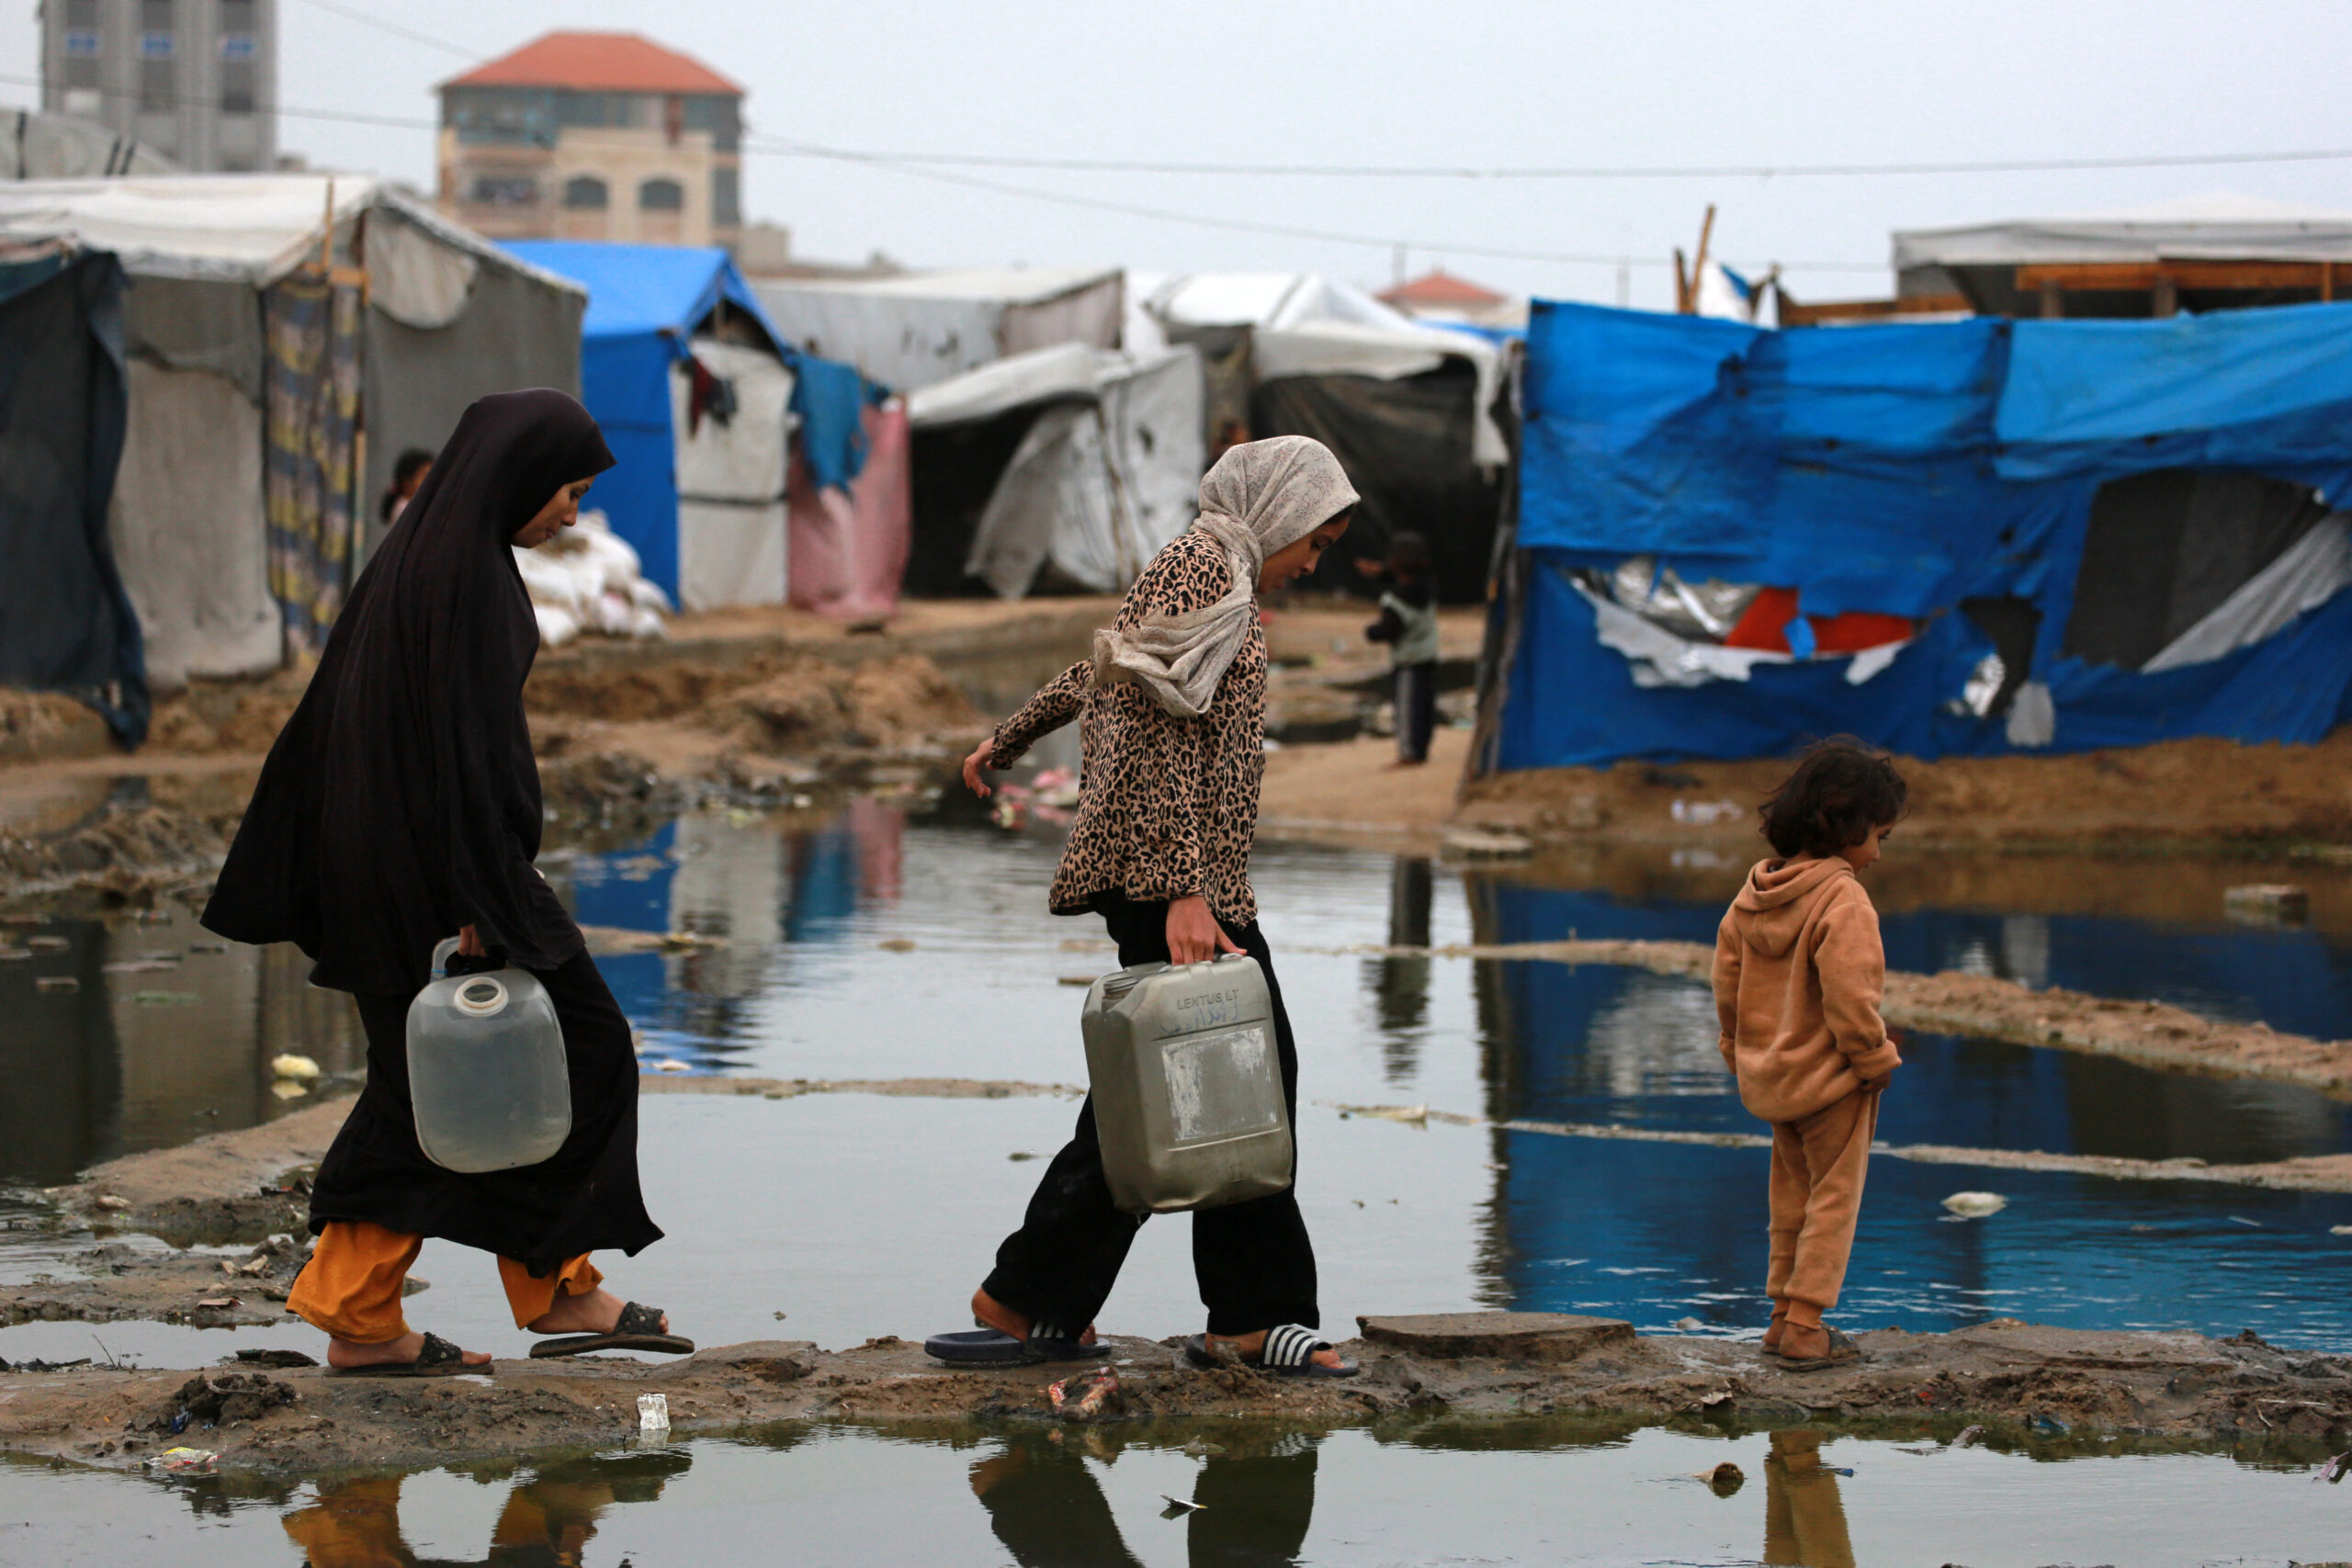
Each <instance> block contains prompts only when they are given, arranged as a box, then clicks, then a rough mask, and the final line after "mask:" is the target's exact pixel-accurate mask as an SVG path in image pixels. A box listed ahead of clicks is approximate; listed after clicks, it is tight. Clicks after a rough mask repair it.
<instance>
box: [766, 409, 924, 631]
mask: <svg viewBox="0 0 2352 1568" xmlns="http://www.w3.org/2000/svg"><path fill="white" fill-rule="evenodd" d="M865 445H866V454H865V468H862V469H860V470H859V471H858V476H857V478H855V479H852V480H851V481H850V487H849V493H848V494H847V495H843V494H842V492H841V491H838V490H823V491H820V490H819V489H818V488H817V486H816V484H815V483H814V482H813V481H812V480H811V479H809V468H808V465H807V464H805V463H803V462H802V461H801V460H800V459H799V457H797V456H795V457H794V458H793V460H792V476H791V479H790V480H789V481H788V482H787V484H786V498H787V505H788V517H789V528H790V534H789V536H788V538H787V541H786V575H787V577H788V578H789V582H790V587H789V592H790V597H791V601H792V603H793V604H794V606H795V607H797V608H798V609H803V610H814V611H815V612H816V613H817V614H819V615H824V616H827V617H828V618H830V619H832V620H839V621H868V620H888V619H889V618H890V617H891V616H892V615H896V614H897V613H898V607H899V580H900V579H901V578H902V577H903V576H904V575H905V573H906V570H907V551H908V549H909V547H910V541H911V536H912V535H911V530H912V524H913V516H914V498H913V491H912V489H911V472H912V470H911V468H910V463H909V461H908V457H909V452H910V436H909V433H908V428H907V405H906V404H905V403H904V402H903V401H901V400H899V399H897V398H893V399H891V400H889V401H888V403H885V404H884V405H883V406H882V407H880V408H868V409H867V410H866V411H865Z"/></svg>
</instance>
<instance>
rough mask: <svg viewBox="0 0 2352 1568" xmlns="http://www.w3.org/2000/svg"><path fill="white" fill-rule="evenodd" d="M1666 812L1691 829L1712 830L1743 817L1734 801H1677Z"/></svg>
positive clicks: (1738, 805)
mask: <svg viewBox="0 0 2352 1568" xmlns="http://www.w3.org/2000/svg"><path fill="white" fill-rule="evenodd" d="M1668 814H1669V815H1671V816H1672V817H1673V818H1674V819H1675V820H1676V821H1677V822H1688V823H1689V824H1691V826H1692V827H1693V828H1712V827H1713V826H1714V825H1715V824H1716V823H1718V822H1729V821H1732V820H1734V819H1736V818H1738V817H1740V816H1741V815H1743V812H1742V808H1741V807H1740V804H1739V802H1737V801H1736V800H1678V801H1676V802H1675V803H1674V804H1673V805H1672V806H1671V807H1668Z"/></svg>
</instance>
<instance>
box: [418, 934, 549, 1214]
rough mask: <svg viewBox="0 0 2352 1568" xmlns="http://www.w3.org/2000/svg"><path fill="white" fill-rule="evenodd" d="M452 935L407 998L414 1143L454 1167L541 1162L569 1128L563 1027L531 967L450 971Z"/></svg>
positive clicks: (454, 942) (436, 1160)
mask: <svg viewBox="0 0 2352 1568" xmlns="http://www.w3.org/2000/svg"><path fill="white" fill-rule="evenodd" d="M457 951H458V939H457V938H456V937H451V938H449V939H448V940H447V941H446V942H442V943H441V945H440V946H438V947H436V948H435V949H434V950H433V976H434V977H433V981H432V983H431V984H430V985H428V986H426V987H424V989H423V990H421V991H419V992H417V994H416V999H415V1000H414V1001H413V1002H411V1003H409V1004H408V1088H409V1098H410V1099H411V1100H413V1102H414V1104H415V1107H416V1142H417V1145H418V1146H419V1147H420V1148H422V1149H423V1150H424V1157H425V1158H427V1159H429V1160H431V1161H432V1162H433V1163H434V1164H435V1165H437V1166H440V1167H441V1168H444V1169H446V1170H458V1171H466V1172H479V1171H485V1170H512V1169H513V1168H515V1167H516V1166H522V1165H537V1164H538V1163H539V1162H540V1161H541V1160H543V1159H546V1158H548V1156H551V1155H553V1154H554V1153H555V1152H556V1150H558V1149H560V1148H561V1147H562V1146H563V1140H564V1139H565V1138H567V1137H569V1136H571V1075H570V1074H569V1073H568V1072H566V1071H565V1069H564V1061H563V1027H562V1025H561V1024H560V1023H559V1022H558V1021H556V1016H555V1003H554V1002H553V1001H551V1000H550V999H549V998H548V992H547V987H545V986H542V985H540V984H539V981H538V977H537V976H535V975H533V974H531V973H530V971H528V970H526V969H516V968H513V967H509V968H505V969H499V970H494V971H492V972H491V973H489V974H484V975H455V976H453V975H450V974H449V973H448V968H447V965H448V960H449V955H450V954H451V953H455V952H457Z"/></svg>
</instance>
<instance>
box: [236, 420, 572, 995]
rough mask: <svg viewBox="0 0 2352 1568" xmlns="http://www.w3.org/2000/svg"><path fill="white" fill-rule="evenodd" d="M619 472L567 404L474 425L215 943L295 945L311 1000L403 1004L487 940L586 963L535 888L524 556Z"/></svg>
mask: <svg viewBox="0 0 2352 1568" xmlns="http://www.w3.org/2000/svg"><path fill="white" fill-rule="evenodd" d="M612 466H613V455H612V453H611V452H610V451H609V450H608V449H606V447H605V438H604V435H603V434H602V433H600V432H599V431H598V430H597V428H596V422H595V421H594V419H592V418H591V417H589V413H588V411H587V410H586V409H584V408H582V407H581V406H580V404H579V403H578V402H577V401H575V400H572V399H571V398H569V397H566V396H565V395H564V394H563V393H561V392H556V391H548V390H546V389H539V390H534V391H526V392H501V393H498V394H496V395H494V396H492V397H487V398H483V399H481V400H480V401H478V402H476V403H475V404H473V406H472V407H470V408H469V409H467V410H466V412H465V416H464V417H463V418H462V419H460V420H459V421H458V428H457V431H456V433H455V434H452V435H451V436H450V438H449V442H448V445H447V446H446V447H444V448H443V449H442V452H441V455H440V457H438V458H437V459H436V460H435V463H434V465H433V470H432V472H431V473H430V474H428V475H426V477H425V480H424V485H423V486H422V487H420V488H419V489H418V491H417V492H416V496H415V498H414V499H413V500H412V501H411V502H409V504H408V507H407V509H406V510H405V511H403V512H402V513H401V519H400V522H399V523H397V524H396V525H393V527H392V530H391V532H390V534H388V535H387V536H385V538H384V542H383V544H382V546H381V547H379V549H378V550H377V552H376V556H375V558H374V559H373V560H371V561H370V562H369V563H368V569H367V570H365V571H363V572H362V573H361V574H360V577H359V581H358V583H357V585H356V587H354V588H353V590H352V592H351V597H350V600H349V602H348V603H346V604H345V606H344V608H343V613H342V614H341V615H339V616H337V617H336V620H335V625H334V633H333V635H332V636H331V637H329V638H328V641H327V649H326V653H325V655H324V656H323V657H322V659H321V660H319V668H318V671H317V673H316V674H314V675H313V676H312V677H311V684H310V689H309V690H308V691H307V692H306V693H305V694H303V697H302V702H301V705H300V707H298V708H296V709H295V710H294V716H293V717H292V718H291V719H289V720H288V721H287V725H286V728H285V729H284V730H283V731H282V732H281V733H280V734H279V735H278V737H277V744H276V745H274V746H272V747H271V748H270V752H269V760H268V761H267V762H266V763H265V764H264V765H263V768H262V773H261V780H260V782H259V784H256V785H255V786H254V797H253V802H252V804H251V805H249V806H248V807H246V808H245V817H244V821H243V823H242V824H241V825H240V826H239V828H238V829H237V838H236V841H235V842H234V843H233V844H232V846H231V847H230V850H229V858H228V862H227V863H226V864H224V865H223V866H222V867H221V869H220V884H219V886H217V888H216V889H215V890H214V892H213V895H212V901H211V903H210V904H209V906H208V907H207V908H206V909H205V911H204V923H205V924H206V925H207V926H209V927H210V928H211V929H212V930H214V931H218V932H220V934H221V935H222V936H226V937H231V938H233V939H235V940H236V941H239V942H288V941H290V942H297V943H299V944H300V946H301V949H302V951H303V952H304V953H308V954H310V955H311V958H312V959H313V960H315V961H316V964H317V967H316V968H315V969H314V970H313V971H312V972H311V979H312V980H313V981H314V982H315V983H317V984H319V985H322V986H328V987H334V988H335V989H337V990H346V991H368V992H375V993H380V994H394V993H399V994H406V993H409V992H413V991H414V990H415V989H416V988H417V987H420V986H422V985H423V984H424V981H425V979H426V977H427V976H428V975H429V973H430V970H431V959H432V952H433V946H434V944H435V942H439V941H440V940H441V939H442V938H444V937H450V936H455V935H457V934H458V927H459V926H462V925H468V924H471V925H473V926H475V927H476V928H478V929H479V931H480V932H481V939H482V940H483V941H484V942H488V943H492V944H494V945H497V946H501V947H503V948H504V949H505V950H506V952H507V955H508V957H509V959H510V960H511V961H512V962H514V963H516V964H521V965H523V966H524V967H525V968H528V969H539V970H548V969H553V968H555V967H557V966H558V965H560V964H562V963H563V962H564V960H566V959H567V958H570V957H571V956H572V955H573V954H575V953H578V952H580V951H581V939H580V933H579V931H578V930H577V929H576V928H575V927H574V926H573V925H572V923H571V919H570V918H569V917H567V916H566V915H565V914H564V912H563V908H562V906H561V905H560V903H559V902H558V901H557V899H556V898H555V896H554V895H553V894H552V893H551V892H549V891H548V886H547V884H546V883H545V882H543V881H541V880H540V878H539V875H538V874H537V872H536V871H534V870H533V869H532V866H531V862H532V860H533V858H534V857H536V856H537V853H538V851H539V824H540V802H539V772H538V765H537V762H535V761H533V759H532V756H531V736H530V730H529V728H528V727H527V726H526V723H525V721H524V717H523V682H524V679H525V677H526V676H527V675H528V674H529V673H530V671H531V661H532V660H533V659H534V658H535V657H536V656H537V652H538V646H539V632H538V623H537V618H536V616H535V615H533V614H532V610H531V601H530V595H529V594H528V593H527V592H525V590H524V587H523V579H522V574H521V573H520V572H518V571H517V570H515V557H514V553H513V551H512V550H511V549H510V548H509V545H508V541H509V539H510V538H511V537H512V536H513V535H514V533H515V530H516V529H518V528H520V527H522V526H523V525H525V524H526V523H528V522H529V521H530V520H531V519H532V517H533V516H535V515H536V514H537V513H538V511H539V509H540V508H541V507H542V506H544V505H546V504H547V502H548V499H549V498H550V497H552V496H553V495H554V494H555V492H556V491H557V490H558V489H559V488H560V487H561V486H563V485H566V484H569V483H571V482H572V481H573V480H576V479H587V478H590V477H592V476H594V475H595V474H600V473H602V472H604V470H605V469H606V468H611V467H612Z"/></svg>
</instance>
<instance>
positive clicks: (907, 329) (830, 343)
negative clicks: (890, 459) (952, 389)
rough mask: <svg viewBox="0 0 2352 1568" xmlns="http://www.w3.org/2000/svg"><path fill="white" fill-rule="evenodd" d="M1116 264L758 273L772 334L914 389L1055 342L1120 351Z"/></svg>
mask: <svg viewBox="0 0 2352 1568" xmlns="http://www.w3.org/2000/svg"><path fill="white" fill-rule="evenodd" d="M1123 278H1124V275H1123V274H1121V273H1120V271H1119V270H1118V269H1117V268H1115V267H1110V268H1103V267H1035V268H1030V267H992V268H984V269H978V270H973V271H967V272H933V273H919V274H917V275H915V276H910V277H885V278H871V279H859V280H856V281H825V280H819V279H807V278H776V277H758V278H753V279H752V292H753V293H755V294H757V295H758V296H759V297H760V304H761V305H762V306H763V308H764V309H765V310H767V313H768V319H769V320H770V321H774V322H775V325H776V329H777V330H778V331H779V332H781V333H784V335H785V336H786V337H787V338H789V339H791V340H792V341H793V342H794V343H796V344H798V345H799V346H800V347H801V348H803V349H805V350H806V351H808V352H809V353H810V354H814V355H821V356H823V357H824V358H827V359H842V360H847V361H848V362H849V363H850V364H852V365H854V366H856V367H857V368H858V370H859V372H860V373H861V374H863V375H864V376H865V378H866V379H867V380H869V381H873V382H876V383H878V384H880V385H882V386H885V387H888V388H889V389H891V390H892V391H894V392H911V391H914V390H916V389H919V388H922V387H928V386H930V385H931V384H932V383H933V382H934V381H944V380H947V379H948V378H951V377H956V376H961V375H963V374H964V373H965V372H966V371H967V370H976V369H978V367H981V366H983V365H987V364H989V363H990V362H991V361H994V360H998V359H1004V358H1009V357H1011V356H1012V355H1020V354H1027V353H1030V352H1031V351H1033V350H1035V349H1040V348H1051V347H1053V346H1054V345H1055V344H1064V343H1078V344H1086V345H1087V346H1089V347H1091V348H1116V347H1118V346H1119V318H1120V315H1121V312H1122V310H1123V307H1124V299H1125V295H1124V283H1123Z"/></svg>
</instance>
